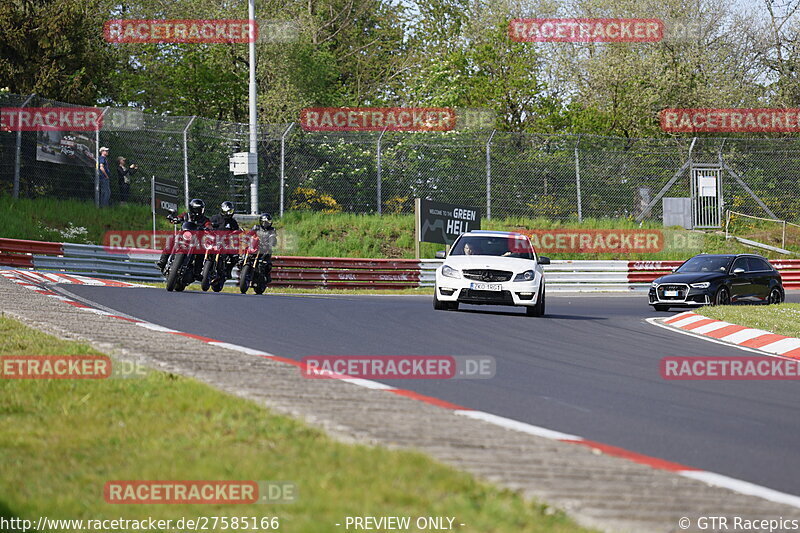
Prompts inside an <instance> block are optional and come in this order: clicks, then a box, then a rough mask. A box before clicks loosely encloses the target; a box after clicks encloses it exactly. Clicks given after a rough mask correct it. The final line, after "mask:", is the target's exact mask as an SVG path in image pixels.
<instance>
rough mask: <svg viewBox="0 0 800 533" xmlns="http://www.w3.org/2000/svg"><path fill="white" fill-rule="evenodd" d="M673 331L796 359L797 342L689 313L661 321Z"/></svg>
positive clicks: (798, 352)
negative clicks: (675, 329) (677, 330)
mask: <svg viewBox="0 0 800 533" xmlns="http://www.w3.org/2000/svg"><path fill="white" fill-rule="evenodd" d="M663 323H664V324H667V325H669V326H671V327H673V328H677V329H679V330H682V331H686V332H690V333H692V334H694V335H698V336H701V337H707V338H708V339H709V340H712V339H713V340H718V341H721V342H724V343H729V344H735V345H736V346H739V347H742V348H751V349H753V350H758V351H761V352H766V353H767V354H770V355H779V356H781V357H788V358H791V359H800V339H798V338H795V337H786V336H784V335H778V334H776V333H772V332H769V331H764V330H761V329H755V328H748V327H745V326H739V325H738V324H731V323H730V322H725V321H722V320H716V319H713V318H708V317H705V316H703V315H698V314H697V313H693V312H691V311H687V312H685V313H680V314H677V315H675V316H672V317H670V318H668V319H666V320H664V321H663Z"/></svg>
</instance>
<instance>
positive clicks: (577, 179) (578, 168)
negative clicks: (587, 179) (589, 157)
mask: <svg viewBox="0 0 800 533" xmlns="http://www.w3.org/2000/svg"><path fill="white" fill-rule="evenodd" d="M580 144H581V136H580V134H578V142H576V143H575V188H576V189H577V191H578V222H583V206H582V205H581V204H582V202H581V165H580V157H579V154H580V152H579V151H578V146H580Z"/></svg>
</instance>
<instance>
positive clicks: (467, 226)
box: [416, 198, 481, 245]
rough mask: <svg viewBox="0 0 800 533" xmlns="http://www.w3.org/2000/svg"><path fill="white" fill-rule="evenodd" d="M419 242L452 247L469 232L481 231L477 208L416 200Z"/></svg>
mask: <svg viewBox="0 0 800 533" xmlns="http://www.w3.org/2000/svg"><path fill="white" fill-rule="evenodd" d="M416 217H417V241H418V242H435V243H439V244H447V245H451V244H453V242H454V241H455V240H456V237H458V236H459V235H461V234H462V233H466V232H467V231H472V230H476V229H481V212H480V210H479V209H477V208H475V207H469V206H464V205H455V204H445V203H442V202H434V201H431V200H425V199H422V198H417V199H416Z"/></svg>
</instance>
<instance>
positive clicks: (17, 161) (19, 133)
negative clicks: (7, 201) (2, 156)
mask: <svg viewBox="0 0 800 533" xmlns="http://www.w3.org/2000/svg"><path fill="white" fill-rule="evenodd" d="M34 96H36V93H33V94H31V95H30V96H28V98H26V99H25V101H24V102H22V105H21V106H19V108H20V109H22V108H23V107H25V106H26V105H28V102H30V101H31V99H32V98H33V97H34ZM21 160H22V129H21V128H20V129H18V130H17V146H16V151H15V152H14V189H13V191H12V193H11V197H12V198H14V199H15V200H16V199H18V198H19V166H20V162H21Z"/></svg>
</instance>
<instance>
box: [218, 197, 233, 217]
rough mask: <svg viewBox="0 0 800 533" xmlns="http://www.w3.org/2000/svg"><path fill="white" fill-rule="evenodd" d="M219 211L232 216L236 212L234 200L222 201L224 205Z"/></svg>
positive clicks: (225, 215)
mask: <svg viewBox="0 0 800 533" xmlns="http://www.w3.org/2000/svg"><path fill="white" fill-rule="evenodd" d="M219 211H220V213H222V216H224V217H225V218H231V217H232V216H233V213H234V212H235V210H234V208H233V202H227V201H226V202H222V205H220V206H219Z"/></svg>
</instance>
